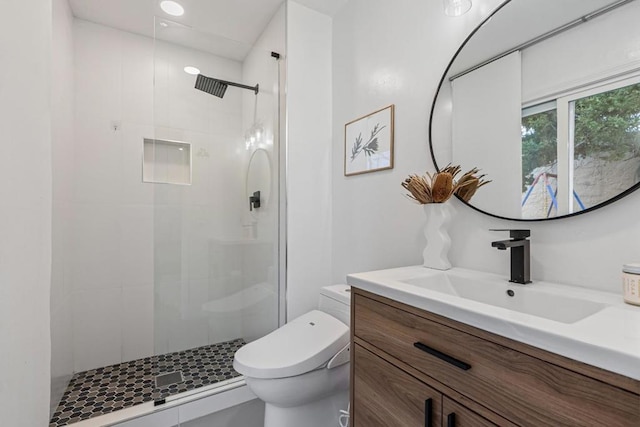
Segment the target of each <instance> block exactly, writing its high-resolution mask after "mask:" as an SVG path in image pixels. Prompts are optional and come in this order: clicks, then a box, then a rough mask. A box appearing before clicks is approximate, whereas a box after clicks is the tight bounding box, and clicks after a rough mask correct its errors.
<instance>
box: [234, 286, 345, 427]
mask: <svg viewBox="0 0 640 427" xmlns="http://www.w3.org/2000/svg"><path fill="white" fill-rule="evenodd" d="M350 304H351V294H350V288H349V286H346V285H333V286H327V287H324V288H322V290H321V292H320V301H319V305H318V310H312V311H310V312H308V313H306V314H304V315H302V316H300V317H298V318H297V319H295V320H292V321H291V322H289V323H287V324H286V325H284V326H282V327H281V328H279V329H277V330H275V331H273V332H272V333H270V334H269V335H266V336H264V337H262V338H260V339H258V340H256V341H253V342H251V343H249V344H247V345H245V346H244V347H242V348H241V349H240V350H238V351H237V352H236V354H235V358H234V361H233V367H234V368H235V370H236V371H238V372H239V373H240V374H242V375H244V377H245V380H246V383H247V386H248V387H249V388H250V389H251V390H252V391H253V392H254V393H255V394H256V396H258V397H259V398H260V399H261V400H263V401H264V402H265V414H264V425H265V427H300V426H305V427H336V426H338V425H339V424H338V415H339V411H340V410H345V409H347V404H348V400H349V363H348V362H349V339H350V336H349V321H350Z"/></svg>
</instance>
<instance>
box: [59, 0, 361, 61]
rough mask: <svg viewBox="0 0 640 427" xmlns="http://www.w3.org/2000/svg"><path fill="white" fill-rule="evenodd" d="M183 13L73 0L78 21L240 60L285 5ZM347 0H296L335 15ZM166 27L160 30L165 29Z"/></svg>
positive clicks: (228, 3) (122, 1)
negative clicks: (175, 13) (177, 15)
mask: <svg viewBox="0 0 640 427" xmlns="http://www.w3.org/2000/svg"><path fill="white" fill-rule="evenodd" d="M177 1H178V2H179V3H180V4H181V5H182V6H184V9H185V14H184V15H183V16H180V17H174V16H169V15H167V14H166V13H164V12H163V11H162V9H160V0H108V1H107V0H69V4H70V5H71V10H72V11H73V14H74V16H75V17H76V18H79V19H84V20H86V21H91V22H94V23H96V24H101V25H106V26H108V27H112V28H117V29H119V30H123V31H128V32H131V33H135V34H140V35H143V36H147V37H154V34H155V36H156V37H157V38H158V39H159V40H164V41H168V42H171V43H175V44H179V45H182V46H186V47H191V48H193V49H198V50H202V51H205V52H209V53H212V54H214V55H219V56H223V57H225V58H230V59H233V60H236V61H242V60H244V58H245V57H246V55H247V54H248V53H249V51H250V50H251V47H252V46H253V44H254V43H255V41H256V40H257V39H258V37H259V36H260V34H262V32H263V30H264V29H265V28H266V26H267V24H268V23H269V21H270V20H271V18H272V17H273V15H274V14H275V13H276V12H277V11H278V8H279V7H280V5H281V4H282V3H283V2H284V1H285V0H177ZM348 1H349V0H296V2H297V3H300V4H302V5H304V6H307V7H309V8H311V9H313V10H316V11H317V12H320V13H323V14H325V15H329V16H334V15H335V14H336V13H337V12H338V11H339V10H340V9H341V8H342V7H343V6H344V5H345V4H346V3H347V2H348ZM161 23H162V25H161Z"/></svg>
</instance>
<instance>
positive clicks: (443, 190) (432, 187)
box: [402, 165, 491, 205]
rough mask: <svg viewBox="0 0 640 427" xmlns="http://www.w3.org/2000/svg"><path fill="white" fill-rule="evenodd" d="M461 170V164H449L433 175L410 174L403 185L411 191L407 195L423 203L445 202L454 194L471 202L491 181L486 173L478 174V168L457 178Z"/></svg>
mask: <svg viewBox="0 0 640 427" xmlns="http://www.w3.org/2000/svg"><path fill="white" fill-rule="evenodd" d="M460 172H461V168H460V166H451V165H448V166H447V167H445V168H444V169H442V170H441V171H440V172H437V173H435V174H433V175H431V174H430V173H429V172H427V173H426V174H425V175H422V176H420V175H409V177H408V178H407V179H405V180H404V182H403V183H402V187H404V188H405V189H406V190H407V191H408V192H409V194H407V197H409V198H411V199H413V200H415V201H416V202H418V203H420V204H421V205H426V204H428V203H444V202H446V201H447V200H449V199H450V198H451V196H453V195H454V194H456V195H457V196H458V197H460V198H461V199H462V200H464V201H465V202H469V200H471V197H473V195H474V194H476V191H478V188H480V187H482V186H483V185H485V184H488V183H490V182H491V181H485V180H484V177H485V175H477V174H478V172H480V170H479V169H478V168H473V169H471V170H470V171H468V172H466V173H465V174H463V175H462V176H461V177H460V179H458V180H456V176H457V175H458V174H459V173H460Z"/></svg>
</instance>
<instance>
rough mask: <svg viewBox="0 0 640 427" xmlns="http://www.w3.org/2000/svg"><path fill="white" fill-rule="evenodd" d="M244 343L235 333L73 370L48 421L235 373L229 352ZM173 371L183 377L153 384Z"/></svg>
mask: <svg viewBox="0 0 640 427" xmlns="http://www.w3.org/2000/svg"><path fill="white" fill-rule="evenodd" d="M244 344H245V341H244V340H243V339H237V340H233V341H228V342H223V343H218V344H213V345H208V346H204V347H198V348H194V349H191V350H186V351H179V352H176V353H169V354H163V355H160V356H153V357H147V358H145V359H139V360H134V361H131V362H125V363H120V364H118V365H112V366H107V367H104V368H98V369H93V370H91V371H86V372H80V373H77V374H75V375H74V376H73V378H71V381H70V382H69V386H68V387H67V390H66V391H65V393H64V396H63V397H62V400H61V401H60V404H59V405H58V408H57V409H56V411H55V413H54V414H53V417H51V422H50V424H49V427H62V426H66V425H68V424H73V423H76V422H78V421H83V420H87V419H89V418H93V417H97V416H99V415H104V414H108V413H111V412H115V411H118V410H120V409H124V408H128V407H131V406H134V405H138V404H140V403H145V402H151V401H155V400H159V399H164V398H166V397H168V396H172V395H174V394H178V393H183V392H185V391H189V390H193V389H196V388H199V387H204V386H207V385H210V384H215V383H217V382H220V381H225V380H228V379H231V378H235V377H239V376H240V374H239V373H237V372H236V371H235V370H234V369H233V355H234V354H235V352H236V351H237V350H238V349H239V348H240V347H242V346H243V345H244ZM176 371H180V372H182V377H183V380H184V381H183V382H181V383H177V384H171V385H168V386H165V387H160V388H158V387H156V382H155V380H156V376H157V375H160V374H165V373H170V372H176Z"/></svg>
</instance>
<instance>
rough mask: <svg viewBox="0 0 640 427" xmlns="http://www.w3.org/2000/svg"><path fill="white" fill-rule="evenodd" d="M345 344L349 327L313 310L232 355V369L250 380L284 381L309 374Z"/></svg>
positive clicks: (347, 339) (347, 341)
mask: <svg viewBox="0 0 640 427" xmlns="http://www.w3.org/2000/svg"><path fill="white" fill-rule="evenodd" d="M348 343H349V328H348V327H347V326H346V325H345V324H344V323H342V322H341V321H339V320H338V319H336V318H335V317H332V316H330V315H328V314H326V313H323V312H322V311H318V310H313V311H310V312H309V313H307V314H304V315H302V316H300V317H298V318H297V319H295V320H293V321H291V322H289V323H287V324H286V325H284V326H283V327H281V328H279V329H276V330H275V331H273V332H272V333H270V334H269V335H267V336H265V337H262V338H260V339H258V340H256V341H253V342H251V343H249V344H247V345H245V346H244V347H242V348H241V349H240V350H238V351H237V352H236V355H235V359H234V361H233V367H234V368H235V370H236V371H238V372H239V373H241V374H242V375H245V376H247V377H251V378H285V377H293V376H296V375H301V374H304V373H306V372H310V371H312V370H314V369H316V368H318V367H320V366H322V365H323V364H324V363H326V362H327V361H328V360H329V359H330V358H331V357H333V356H334V355H335V354H336V353H337V352H338V351H340V350H341V349H342V348H343V347H344V346H345V345H347V344H348Z"/></svg>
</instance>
